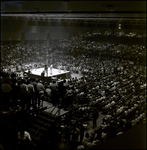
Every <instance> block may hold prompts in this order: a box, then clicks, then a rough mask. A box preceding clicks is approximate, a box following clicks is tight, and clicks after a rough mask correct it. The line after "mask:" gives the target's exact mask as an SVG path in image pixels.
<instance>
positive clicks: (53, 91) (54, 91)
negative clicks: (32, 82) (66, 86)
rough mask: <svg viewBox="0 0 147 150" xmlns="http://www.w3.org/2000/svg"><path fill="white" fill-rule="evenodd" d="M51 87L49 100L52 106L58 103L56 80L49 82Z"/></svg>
mask: <svg viewBox="0 0 147 150" xmlns="http://www.w3.org/2000/svg"><path fill="white" fill-rule="evenodd" d="M50 89H51V101H52V103H53V105H54V106H56V105H57V104H58V85H57V83H56V81H54V80H53V82H52V84H50Z"/></svg>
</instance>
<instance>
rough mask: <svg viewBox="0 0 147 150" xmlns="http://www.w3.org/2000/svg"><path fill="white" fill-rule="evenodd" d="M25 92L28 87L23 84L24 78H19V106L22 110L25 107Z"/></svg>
mask: <svg viewBox="0 0 147 150" xmlns="http://www.w3.org/2000/svg"><path fill="white" fill-rule="evenodd" d="M27 92H28V88H27V85H26V84H25V80H24V79H21V84H20V93H19V94H20V100H21V107H22V109H23V110H24V109H25V105H26V99H27Z"/></svg>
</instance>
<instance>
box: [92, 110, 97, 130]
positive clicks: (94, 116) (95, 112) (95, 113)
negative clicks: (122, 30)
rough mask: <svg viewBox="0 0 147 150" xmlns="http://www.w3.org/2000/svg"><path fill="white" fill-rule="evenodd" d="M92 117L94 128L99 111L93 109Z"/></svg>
mask: <svg viewBox="0 0 147 150" xmlns="http://www.w3.org/2000/svg"><path fill="white" fill-rule="evenodd" d="M92 117H93V129H94V128H95V127H96V121H97V119H98V117H99V113H98V111H97V110H96V109H95V110H94V112H93V115H92Z"/></svg>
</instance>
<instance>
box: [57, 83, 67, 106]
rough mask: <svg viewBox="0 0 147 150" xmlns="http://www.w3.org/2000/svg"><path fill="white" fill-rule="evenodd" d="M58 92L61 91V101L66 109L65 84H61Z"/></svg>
mask: <svg viewBox="0 0 147 150" xmlns="http://www.w3.org/2000/svg"><path fill="white" fill-rule="evenodd" d="M58 91H59V99H61V100H62V107H63V108H64V105H65V94H66V89H65V86H64V85H63V82H60V83H59V86H58Z"/></svg>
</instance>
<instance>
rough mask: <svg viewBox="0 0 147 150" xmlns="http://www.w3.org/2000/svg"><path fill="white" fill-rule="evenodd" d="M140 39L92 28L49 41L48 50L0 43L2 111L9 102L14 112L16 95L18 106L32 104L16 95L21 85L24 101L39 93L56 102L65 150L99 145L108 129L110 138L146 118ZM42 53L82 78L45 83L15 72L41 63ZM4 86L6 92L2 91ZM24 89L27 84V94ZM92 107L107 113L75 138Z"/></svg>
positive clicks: (93, 109)
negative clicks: (62, 113)
mask: <svg viewBox="0 0 147 150" xmlns="http://www.w3.org/2000/svg"><path fill="white" fill-rule="evenodd" d="M144 38H145V37H144V35H139V34H137V33H130V34H126V33H123V32H116V33H111V32H108V31H106V32H104V33H101V32H100V31H98V32H96V33H95V32H94V33H89V32H87V33H84V34H79V35H77V36H72V37H70V38H69V39H61V40H59V41H58V42H57V43H54V45H53V46H52V49H51V50H49V49H48V47H45V46H44V45H43V44H36V45H29V44H23V45H22V44H20V43H19V44H15V45H13V44H9V45H3V44H2V46H1V47H2V48H1V66H2V68H3V71H2V72H1V83H2V85H1V87H2V88H1V92H2V95H3V96H4V98H5V99H6V100H7V103H6V105H8V107H7V108H6V109H10V108H9V107H10V106H12V105H13V109H15V110H16V109H17V105H18V103H17V101H18V100H19V99H20V100H21V103H20V106H21V107H22V108H23V109H24V105H25V104H26V106H27V109H29V110H30V106H31V105H32V106H34V105H33V102H34V101H32V102H31V103H27V102H26V101H25V100H24V95H23V96H22V95H21V94H22V93H21V87H22V85H24V86H23V87H26V91H25V97H27V98H28V99H30V100H32V99H36V100H38V99H40V97H44V99H45V100H48V101H51V102H53V104H54V105H55V106H56V105H57V104H58V103H60V104H61V106H60V107H62V108H64V109H65V110H68V111H69V114H68V115H67V116H66V118H62V122H63V123H64V125H65V129H66V130H65V131H66V132H65V131H64V134H63V135H62V136H63V138H62V140H63V139H65V140H67V141H68V142H69V143H70V145H72V146H71V149H72V148H73V147H75V148H77V147H78V145H82V146H79V149H80V148H83V149H85V148H86V149H88V148H89V149H90V148H91V146H92V145H95V144H100V143H102V142H103V141H105V140H106V139H108V138H109V134H108V133H107V131H108V130H110V129H109V128H111V130H113V131H114V132H113V134H114V136H116V135H119V134H121V133H123V132H124V131H126V130H128V129H129V128H131V127H133V126H135V125H137V124H139V123H142V122H144V121H146V119H145V118H146V63H145V60H146V45H145V43H144V42H143V41H144ZM47 57H48V59H49V64H53V67H54V68H58V66H61V69H66V70H68V71H70V72H71V73H78V74H82V75H83V77H82V78H80V79H77V78H71V79H69V80H63V82H61V83H60V84H58V83H57V82H56V81H53V83H46V82H43V81H38V80H37V79H34V78H29V77H23V76H22V77H20V76H19V73H20V72H24V71H25V70H27V69H29V70H31V69H33V68H39V67H44V64H45V62H46V58H47ZM12 68H13V69H12ZM12 72H13V73H12ZM14 72H15V73H14ZM14 74H15V75H14ZM22 78H23V79H22ZM31 85H33V87H32V86H31ZM4 86H7V87H9V90H8V91H5V88H4ZM28 87H31V88H30V89H31V92H32V94H30V91H29V88H28ZM7 92H9V93H10V97H8V96H7ZM32 95H33V97H32ZM10 99H11V101H10ZM10 102H11V103H10ZM2 109H3V108H2ZM11 109H12V108H11ZM33 109H36V108H35V107H33ZM96 110H98V111H99V112H102V113H104V114H107V116H106V117H105V118H104V119H103V123H102V125H101V127H100V128H99V129H98V130H95V133H93V135H91V136H90V137H89V136H88V135H86V137H83V138H82V139H81V141H80V142H78V139H77V135H81V131H82V127H81V125H82V124H83V123H85V122H86V121H88V120H90V119H91V118H92V115H93V113H94V111H96ZM77 128H79V129H77ZM68 135H72V138H71V139H70V136H68ZM111 136H112V135H111ZM85 138H87V139H85ZM68 142H67V143H68ZM61 143H62V144H63V142H61ZM62 144H61V145H60V147H63V149H65V148H66V146H67V145H66V144H65V145H62ZM61 149H62V148H61Z"/></svg>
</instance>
